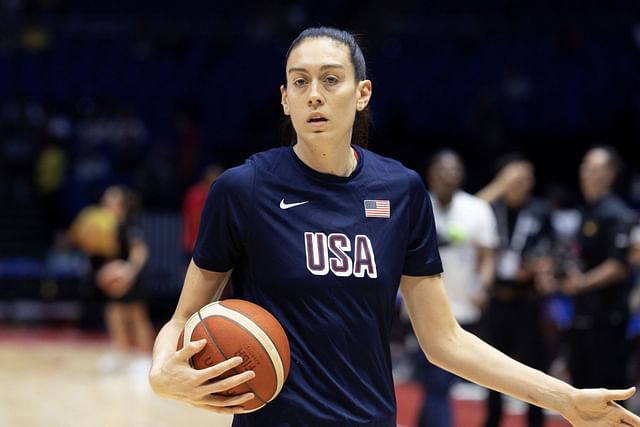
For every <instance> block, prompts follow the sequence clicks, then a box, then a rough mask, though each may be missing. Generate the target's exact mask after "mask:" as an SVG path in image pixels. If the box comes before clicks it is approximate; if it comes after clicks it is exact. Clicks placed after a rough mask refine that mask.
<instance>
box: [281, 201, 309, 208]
mask: <svg viewBox="0 0 640 427" xmlns="http://www.w3.org/2000/svg"><path fill="white" fill-rule="evenodd" d="M307 203H309V200H307V201H305V202H296V203H285V202H284V199H282V200H280V209H290V208H295V207H296V206H302V205H304V204H307Z"/></svg>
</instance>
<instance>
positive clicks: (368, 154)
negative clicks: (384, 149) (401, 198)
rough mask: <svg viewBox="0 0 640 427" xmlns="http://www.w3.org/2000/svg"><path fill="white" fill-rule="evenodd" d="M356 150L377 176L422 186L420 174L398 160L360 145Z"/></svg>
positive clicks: (411, 185) (412, 185)
mask: <svg viewBox="0 0 640 427" xmlns="http://www.w3.org/2000/svg"><path fill="white" fill-rule="evenodd" d="M356 150H358V152H359V153H360V155H362V156H363V158H364V161H365V162H366V163H367V169H368V171H370V173H373V174H375V175H377V176H378V177H384V179H385V180H390V182H394V183H398V184H405V185H408V186H410V187H414V186H418V187H423V188H424V183H423V182H422V178H420V175H418V173H417V172H416V171H414V170H413V169H410V168H408V167H406V166H405V165H403V164H402V163H401V162H399V161H398V160H395V159H392V158H390V157H385V156H382V155H380V154H377V153H374V152H373V151H371V150H367V149H366V148H362V147H357V148H356Z"/></svg>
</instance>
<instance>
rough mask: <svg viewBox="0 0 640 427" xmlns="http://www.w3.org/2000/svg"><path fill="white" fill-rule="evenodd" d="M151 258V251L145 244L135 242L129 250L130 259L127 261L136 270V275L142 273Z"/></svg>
mask: <svg viewBox="0 0 640 427" xmlns="http://www.w3.org/2000/svg"><path fill="white" fill-rule="evenodd" d="M148 258H149V249H148V248H147V245H146V244H145V243H144V242H134V243H133V244H132V245H131V248H130V250H129V259H128V260H127V261H128V262H129V263H130V264H131V266H132V267H133V268H134V269H135V273H136V275H138V274H139V273H140V271H141V270H142V268H143V267H144V265H145V264H146V263H147V259H148Z"/></svg>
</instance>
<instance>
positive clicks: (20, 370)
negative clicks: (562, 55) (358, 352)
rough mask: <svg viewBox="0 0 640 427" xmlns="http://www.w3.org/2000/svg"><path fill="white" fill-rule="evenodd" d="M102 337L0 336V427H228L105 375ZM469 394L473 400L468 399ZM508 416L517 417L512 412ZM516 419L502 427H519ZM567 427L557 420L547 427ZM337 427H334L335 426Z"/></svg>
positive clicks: (402, 401)
mask: <svg viewBox="0 0 640 427" xmlns="http://www.w3.org/2000/svg"><path fill="white" fill-rule="evenodd" d="M107 352H108V346H107V342H106V340H105V338H104V336H100V335H87V334H81V333H79V332H75V331H73V330H67V331H49V330H47V331H41V330H11V329H0V426H2V427H14V426H15V427H45V426H46V427H182V426H191V425H202V426H209V427H228V426H229V425H230V418H229V417H227V416H220V415H215V414H212V413H209V412H207V411H204V410H201V409H196V408H192V407H190V406H188V405H185V404H182V403H179V402H175V401H172V400H168V399H163V398H160V397H157V396H155V395H154V394H153V393H152V392H151V390H150V389H149V386H148V384H147V382H146V375H145V373H144V372H135V371H134V372H129V371H126V370H125V371H121V372H115V373H111V374H108V375H107V374H103V373H101V372H100V371H99V370H98V369H97V362H98V360H99V359H100V357H101V356H103V355H104V354H106V353H107ZM397 394H398V407H399V415H398V424H399V426H402V427H413V426H414V425H415V416H416V411H417V406H418V404H419V402H420V391H419V388H418V387H416V386H415V385H412V384H400V385H399V386H398V393H397ZM472 394H473V393H472ZM471 399H472V400H466V399H457V400H456V401H455V403H454V406H455V408H456V427H480V426H481V425H482V418H483V407H482V403H481V402H480V401H478V400H473V398H471ZM511 412H518V409H517V407H516V408H515V409H512V410H511ZM525 425H526V424H525V422H524V418H523V417H522V415H521V414H517V413H512V414H510V415H508V416H507V417H506V419H505V422H504V423H503V427H520V426H522V427H524V426H525ZM561 426H568V424H567V423H564V422H562V421H561V420H559V419H558V418H557V417H552V418H550V419H549V421H548V422H547V427H561ZM336 427H339V426H336Z"/></svg>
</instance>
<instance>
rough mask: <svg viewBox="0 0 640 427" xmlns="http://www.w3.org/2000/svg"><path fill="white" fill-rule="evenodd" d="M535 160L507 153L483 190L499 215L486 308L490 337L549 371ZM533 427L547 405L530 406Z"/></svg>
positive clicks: (491, 402)
mask: <svg viewBox="0 0 640 427" xmlns="http://www.w3.org/2000/svg"><path fill="white" fill-rule="evenodd" d="M534 186H535V176H534V168H533V164H532V163H531V162H529V161H528V160H526V159H525V158H524V157H523V156H520V155H517V154H514V155H507V156H505V157H503V158H501V159H500V160H499V161H498V174H497V176H496V178H495V179H494V180H493V182H491V183H490V184H489V185H488V186H487V187H486V188H485V189H484V190H481V191H480V192H479V194H480V195H482V197H483V198H484V199H485V200H487V201H488V202H491V205H492V207H493V210H494V212H495V214H496V219H497V224H498V234H499V242H500V243H499V245H498V252H497V256H496V261H497V264H496V280H495V284H494V286H493V289H492V290H491V302H490V303H489V308H488V311H487V341H488V342H489V343H491V344H492V345H494V346H495V347H496V348H498V349H499V350H501V351H503V352H505V353H506V354H508V355H509V356H511V357H514V358H515V359H517V360H519V361H521V362H522V363H525V364H527V365H529V366H531V367H533V368H537V369H541V370H542V369H544V368H545V362H546V352H545V346H544V339H543V335H542V313H543V311H542V308H543V300H542V298H541V296H542V295H543V294H546V293H548V292H550V289H537V288H536V286H535V283H534V277H535V272H536V269H537V263H538V261H539V260H540V259H541V257H542V254H543V253H545V252H546V251H548V250H549V249H550V247H551V242H552V235H553V231H552V227H551V220H550V216H549V212H548V210H547V208H546V206H545V205H544V203H543V202H542V201H539V200H537V199H536V198H534V197H532V194H531V193H532V190H533V188H534ZM487 409H488V414H487V419H486V421H485V426H486V427H497V426H498V425H500V420H501V419H502V396H501V394H500V393H498V392H495V391H490V392H489V398H488V401H487ZM527 422H528V425H529V427H541V426H542V425H543V423H544V418H543V413H542V409H541V408H539V407H537V406H534V405H529V409H528V412H527Z"/></svg>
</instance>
